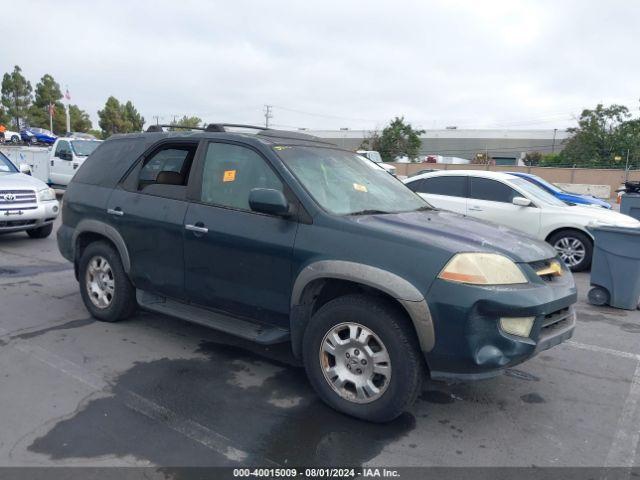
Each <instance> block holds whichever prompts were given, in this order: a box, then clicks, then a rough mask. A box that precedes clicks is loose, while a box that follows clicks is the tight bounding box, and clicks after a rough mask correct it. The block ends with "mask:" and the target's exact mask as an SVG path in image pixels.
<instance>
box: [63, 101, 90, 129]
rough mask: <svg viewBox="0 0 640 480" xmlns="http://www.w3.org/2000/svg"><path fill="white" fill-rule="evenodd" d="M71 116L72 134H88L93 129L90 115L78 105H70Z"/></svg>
mask: <svg viewBox="0 0 640 480" xmlns="http://www.w3.org/2000/svg"><path fill="white" fill-rule="evenodd" d="M69 116H70V118H69V121H70V123H71V131H72V132H88V131H89V130H91V129H92V128H93V125H92V124H91V119H90V118H89V114H88V113H87V112H85V111H84V110H80V108H79V107H78V106H77V105H69Z"/></svg>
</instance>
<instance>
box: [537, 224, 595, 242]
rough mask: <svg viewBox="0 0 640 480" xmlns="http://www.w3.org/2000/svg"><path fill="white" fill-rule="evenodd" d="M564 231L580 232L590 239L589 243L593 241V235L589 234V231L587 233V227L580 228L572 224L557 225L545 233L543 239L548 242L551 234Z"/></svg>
mask: <svg viewBox="0 0 640 480" xmlns="http://www.w3.org/2000/svg"><path fill="white" fill-rule="evenodd" d="M564 231H569V232H571V231H573V232H579V233H582V234H584V235H586V236H587V237H588V238H589V240H591V243H593V236H592V235H591V233H589V231H588V230H587V229H585V228H580V227H577V226H573V225H572V226H563V227H557V228H555V229H553V230H551V231H550V232H549V233H547V235H546V236H545V237H544V241H545V242H547V243H548V242H549V239H550V238H551V237H552V236H553V235H555V234H556V233H560V232H564Z"/></svg>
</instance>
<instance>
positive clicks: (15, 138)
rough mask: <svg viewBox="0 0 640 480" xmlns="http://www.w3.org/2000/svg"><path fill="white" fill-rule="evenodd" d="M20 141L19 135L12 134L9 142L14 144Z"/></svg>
mask: <svg viewBox="0 0 640 480" xmlns="http://www.w3.org/2000/svg"><path fill="white" fill-rule="evenodd" d="M19 142H20V137H19V136H17V135H14V136H13V137H11V143H13V144H14V145H17V144H18V143H19Z"/></svg>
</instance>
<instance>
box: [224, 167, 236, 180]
mask: <svg viewBox="0 0 640 480" xmlns="http://www.w3.org/2000/svg"><path fill="white" fill-rule="evenodd" d="M235 180H236V171H235V170H225V171H224V175H223V177H222V181H223V182H234V181H235Z"/></svg>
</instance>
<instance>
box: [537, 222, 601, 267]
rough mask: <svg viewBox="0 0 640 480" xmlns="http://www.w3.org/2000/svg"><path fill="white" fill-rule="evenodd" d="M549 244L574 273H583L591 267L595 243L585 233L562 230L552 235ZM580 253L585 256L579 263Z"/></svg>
mask: <svg viewBox="0 0 640 480" xmlns="http://www.w3.org/2000/svg"><path fill="white" fill-rule="evenodd" d="M547 242H548V243H550V244H551V246H553V247H554V248H555V249H556V251H557V252H558V254H559V255H560V257H561V258H562V260H563V261H564V263H565V264H566V265H567V266H568V267H569V269H570V270H571V271H572V272H582V271H584V270H587V269H588V268H589V267H591V259H592V257H593V242H592V241H591V239H590V238H589V237H588V236H587V235H586V234H585V233H582V232H580V231H578V230H561V231H559V232H557V233H554V234H553V235H551V236H550V237H549V238H548V240H547ZM578 245H579V247H577V246H578ZM574 247H577V248H574ZM572 252H574V255H573V256H572V255H571V253H572ZM580 252H583V255H582V257H581V260H580V261H577V259H578V254H579V253H580Z"/></svg>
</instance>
